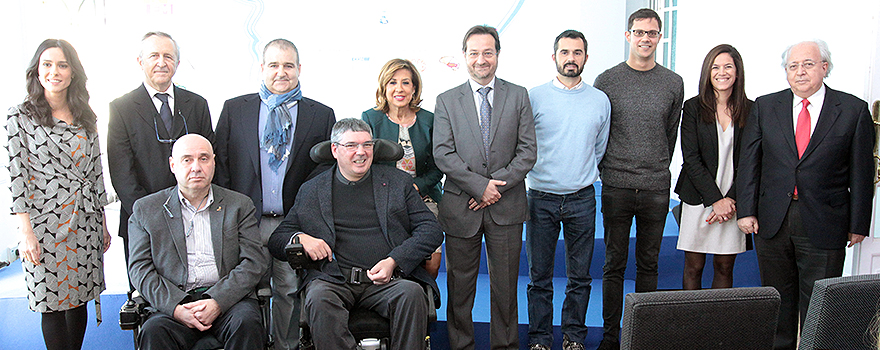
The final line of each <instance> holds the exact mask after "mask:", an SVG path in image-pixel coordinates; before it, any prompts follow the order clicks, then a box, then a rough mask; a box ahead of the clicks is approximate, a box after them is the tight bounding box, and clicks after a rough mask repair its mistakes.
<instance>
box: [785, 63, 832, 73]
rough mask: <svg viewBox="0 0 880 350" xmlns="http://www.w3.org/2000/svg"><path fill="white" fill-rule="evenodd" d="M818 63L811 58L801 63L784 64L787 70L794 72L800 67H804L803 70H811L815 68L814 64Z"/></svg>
mask: <svg viewBox="0 0 880 350" xmlns="http://www.w3.org/2000/svg"><path fill="white" fill-rule="evenodd" d="M819 63H825V61H819ZM819 63H817V62H816V61H813V60H805V61H803V62H801V63H798V62H791V63H789V64H788V65H786V66H785V70H787V71H789V72H794V71H797V70H798V68H800V67H804V70H811V69H813V68H816V65H818V64H819Z"/></svg>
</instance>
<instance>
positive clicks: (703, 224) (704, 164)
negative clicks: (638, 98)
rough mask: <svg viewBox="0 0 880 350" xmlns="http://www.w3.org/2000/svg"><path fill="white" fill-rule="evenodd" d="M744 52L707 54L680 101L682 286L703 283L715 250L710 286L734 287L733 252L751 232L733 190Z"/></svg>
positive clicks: (721, 48)
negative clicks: (694, 90) (696, 81)
mask: <svg viewBox="0 0 880 350" xmlns="http://www.w3.org/2000/svg"><path fill="white" fill-rule="evenodd" d="M744 87H745V78H744V72H743V63H742V57H741V56H740V54H739V52H738V51H737V50H736V49H735V48H734V47H733V46H730V45H727V44H722V45H718V46H716V47H715V48H713V49H712V50H710V51H709V53H708V54H707V55H706V58H705V59H704V60H703V68H702V71H701V74H700V86H699V94H698V95H697V96H695V97H693V98H691V99H689V100H687V101H686V102H685V103H684V108H683V113H682V120H681V152H682V157H683V158H684V164H683V165H682V169H681V175H680V176H679V178H678V184H676V186H675V193H677V194H678V195H679V198H680V199H681V201H682V210H681V224H680V227H681V229H680V232H679V236H678V249H680V250H683V251H685V263H684V276H683V279H682V287H683V288H684V289H700V288H702V283H701V282H702V277H703V266H704V265H705V263H706V254H707V253H709V254H713V255H714V259H713V260H714V262H713V268H714V271H715V276H714V278H713V280H712V288H729V287H732V286H733V263H734V261H735V259H736V254H738V253H742V252H744V251H745V250H746V241H747V240H748V238H749V237H747V236H745V235H743V234H742V233H741V232H740V231H739V229H738V228H737V226H736V205H735V204H736V200H735V198H734V197H735V194H736V189H735V188H734V185H733V179H734V175H735V173H736V164H737V160H738V158H739V141H740V138H741V136H742V126H743V125H745V121H746V117H747V116H748V115H749V110H750V109H751V107H752V101H750V100H749V99H748V98H747V97H746V93H745V89H744Z"/></svg>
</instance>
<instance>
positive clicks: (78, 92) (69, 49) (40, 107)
mask: <svg viewBox="0 0 880 350" xmlns="http://www.w3.org/2000/svg"><path fill="white" fill-rule="evenodd" d="M53 47H57V48H60V49H61V52H63V53H64V58H65V59H66V60H67V64H68V65H70V68H71V76H70V77H71V80H70V86H69V87H68V88H67V106H68V108H70V112H71V114H73V124H74V125H78V126H81V127H83V128H84V129H86V130H87V131H89V132H96V131H97V130H98V128H97V126H96V124H97V119H98V117H97V116H96V115H95V112H94V111H93V110H92V107H90V106H89V92H88V90H86V80H88V77H86V71H85V70H84V69H83V66H82V62H80V60H79V56H78V55H77V54H76V50H75V49H74V48H73V46H72V45H70V43H68V42H67V41H65V40H61V39H46V40H43V42H42V43H41V44H40V46H39V47H37V52H35V53H34V58H32V59H31V63H30V65H28V68H27V71H26V72H25V77H26V79H27V91H28V96H27V98H25V100H24V103H23V104H22V105H23V107H24V110H25V112H27V114H29V115H31V116H32V118H34V119H35V120H36V121H37V122H38V123H40V125H44V126H49V127H51V126H53V125H55V120H54V118H52V107H50V106H49V101H46V96H45V95H44V89H43V85H42V84H40V76H39V75H40V74H39V68H40V56H42V55H43V52H44V51H46V50H48V49H51V48H53Z"/></svg>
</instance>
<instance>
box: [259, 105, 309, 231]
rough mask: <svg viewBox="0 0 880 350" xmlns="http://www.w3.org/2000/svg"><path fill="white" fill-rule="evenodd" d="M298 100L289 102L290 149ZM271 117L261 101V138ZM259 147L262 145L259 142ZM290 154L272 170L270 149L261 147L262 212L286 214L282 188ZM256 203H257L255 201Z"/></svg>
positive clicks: (297, 111) (261, 138)
mask: <svg viewBox="0 0 880 350" xmlns="http://www.w3.org/2000/svg"><path fill="white" fill-rule="evenodd" d="M297 102H298V101H293V102H291V103H289V104H287V110H288V111H289V112H290V123H291V125H290V143H289V144H288V145H287V147H288V149H289V148H290V147H293V142H294V140H293V135H294V133H295V131H296V117H297V116H298V115H299V108H297V106H298V104H297ZM268 119H269V106H267V105H266V104H265V103H263V102H260V122H259V125H258V126H257V130H259V137H260V138H259V140H260V141H262V140H263V135H264V129H265V128H266V122H267V121H268ZM257 147H260V145H259V144H257ZM292 156H293V155H292V152H291V156H288V157H287V159H285V160H284V161H283V162H281V166H279V167H278V172H275V170H272V168H271V167H269V151H266V149H265V148H263V147H260V177H261V181H262V182H261V184H262V186H263V212H262V213H261V214H264V215H265V214H274V215H284V214H285V213H284V195H283V194H282V189H283V188H284V175H285V174H286V173H287V166H288V165H289V164H290V157H292ZM255 204H256V203H255Z"/></svg>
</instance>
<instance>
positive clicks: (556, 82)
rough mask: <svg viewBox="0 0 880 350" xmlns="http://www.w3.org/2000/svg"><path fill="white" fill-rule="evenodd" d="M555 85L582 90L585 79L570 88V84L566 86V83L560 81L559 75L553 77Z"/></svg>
mask: <svg viewBox="0 0 880 350" xmlns="http://www.w3.org/2000/svg"><path fill="white" fill-rule="evenodd" d="M553 86H555V87H558V88H560V89H562V90H572V91H573V90H580V89H583V88H584V80H583V79H581V81H579V82H578V83H577V84H575V85H574V86H572V87H571V88H569V87H568V86H565V84H563V83H562V82H561V81H559V77H556V78H554V79H553Z"/></svg>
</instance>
